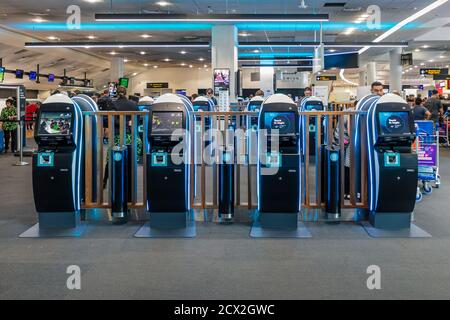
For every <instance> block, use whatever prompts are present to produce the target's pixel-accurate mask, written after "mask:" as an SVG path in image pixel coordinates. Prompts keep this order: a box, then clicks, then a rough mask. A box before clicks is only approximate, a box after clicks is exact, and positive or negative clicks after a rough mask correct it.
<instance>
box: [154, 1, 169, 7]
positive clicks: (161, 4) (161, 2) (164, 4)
mask: <svg viewBox="0 0 450 320" xmlns="http://www.w3.org/2000/svg"><path fill="white" fill-rule="evenodd" d="M155 4H157V5H158V6H160V7H167V6H170V5H172V4H171V3H170V2H168V1H158V2H156V3H155Z"/></svg>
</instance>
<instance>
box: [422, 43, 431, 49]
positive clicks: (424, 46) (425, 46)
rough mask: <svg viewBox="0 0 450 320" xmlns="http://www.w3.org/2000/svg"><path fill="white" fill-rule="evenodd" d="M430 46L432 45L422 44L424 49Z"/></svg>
mask: <svg viewBox="0 0 450 320" xmlns="http://www.w3.org/2000/svg"><path fill="white" fill-rule="evenodd" d="M429 47H430V46H429V45H427V44H426V45H423V46H422V48H424V49H428V48H429Z"/></svg>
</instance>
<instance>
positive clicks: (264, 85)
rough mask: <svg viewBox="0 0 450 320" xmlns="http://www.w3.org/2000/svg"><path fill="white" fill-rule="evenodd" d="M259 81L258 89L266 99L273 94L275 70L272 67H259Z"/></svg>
mask: <svg viewBox="0 0 450 320" xmlns="http://www.w3.org/2000/svg"><path fill="white" fill-rule="evenodd" d="M259 73H260V79H259V88H260V89H261V90H262V91H264V96H266V97H268V96H270V95H272V94H274V92H273V84H274V83H273V81H274V77H273V76H274V74H275V70H274V68H273V67H261V68H260V69H259Z"/></svg>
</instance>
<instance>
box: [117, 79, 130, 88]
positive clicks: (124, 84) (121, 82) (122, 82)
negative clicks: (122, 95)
mask: <svg viewBox="0 0 450 320" xmlns="http://www.w3.org/2000/svg"><path fill="white" fill-rule="evenodd" d="M129 82H130V80H129V79H128V78H120V79H119V86H120V87H125V88H128V84H129Z"/></svg>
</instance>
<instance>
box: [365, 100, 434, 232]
mask: <svg viewBox="0 0 450 320" xmlns="http://www.w3.org/2000/svg"><path fill="white" fill-rule="evenodd" d="M367 103H370V104H371V106H370V107H368V108H367V107H364V106H362V108H363V109H368V115H367V145H368V162H369V163H368V168H369V170H368V171H369V175H368V203H369V220H370V223H371V225H372V227H373V228H374V229H381V230H394V231H395V230H405V229H406V230H407V232H408V235H409V236H411V237H413V236H420V237H423V236H429V235H428V234H427V233H426V232H424V231H423V230H421V229H419V228H418V227H416V226H415V225H412V224H411V220H412V213H413V211H414V206H415V202H416V191H417V175H418V162H417V154H416V153H414V152H413V150H412V143H413V142H414V140H415V138H416V137H415V126H414V117H413V113H412V110H411V107H410V106H409V105H408V104H407V103H406V102H405V101H404V100H403V99H402V98H401V97H399V96H397V95H394V94H388V95H385V96H383V97H377V98H375V99H368V100H367ZM411 228H414V230H413V231H414V233H415V235H414V234H411V231H410V230H411ZM366 230H368V229H367V228H366ZM416 231H420V232H416ZM368 232H369V234H371V232H373V229H370V230H368ZM371 235H374V236H377V234H376V233H374V234H371Z"/></svg>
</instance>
